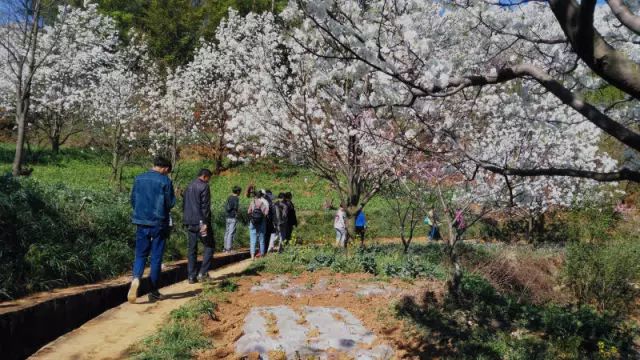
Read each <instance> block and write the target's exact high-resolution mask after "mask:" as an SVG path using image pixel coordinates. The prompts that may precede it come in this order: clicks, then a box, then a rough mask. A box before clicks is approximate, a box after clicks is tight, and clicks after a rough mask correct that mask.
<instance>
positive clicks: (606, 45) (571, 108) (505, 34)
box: [285, 0, 640, 182]
mask: <svg viewBox="0 0 640 360" xmlns="http://www.w3.org/2000/svg"><path fill="white" fill-rule="evenodd" d="M595 3H596V2H595V1H588V2H581V3H580V4H578V3H577V2H575V1H550V2H549V4H546V3H537V2H527V3H526V4H516V5H513V6H500V5H495V4H488V3H484V2H481V1H478V2H464V3H456V2H448V4H449V5H452V6H448V7H446V8H445V7H443V6H442V4H441V3H437V2H419V1H410V0H408V1H384V0H381V1H373V2H367V3H366V6H361V5H360V4H359V3H356V2H351V1H323V2H307V1H298V2H297V3H296V5H294V6H291V7H290V8H289V9H288V10H287V11H286V12H285V16H286V17H288V18H289V19H291V20H292V21H302V25H301V26H300V31H298V32H297V33H296V34H295V35H294V36H295V37H296V38H297V39H298V42H299V43H301V44H304V46H305V47H306V49H307V51H308V52H309V53H312V54H315V55H316V56H319V57H322V58H325V59H334V60H335V61H339V60H344V59H349V60H355V61H357V62H360V63H361V64H362V65H363V66H364V67H366V68H367V69H369V71H375V72H376V73H377V74H378V75H379V79H381V80H382V82H381V85H382V86H380V87H378V88H376V89H375V90H374V91H373V92H372V95H373V96H372V98H371V101H372V103H374V105H375V106H376V107H382V106H402V107H411V108H413V109H414V110H416V112H418V113H419V114H422V115H424V112H425V109H430V108H433V106H435V105H434V103H436V104H438V103H440V104H442V103H444V104H448V106H447V107H448V108H449V109H455V111H443V115H444V118H445V119H447V118H448V117H447V116H446V115H447V113H448V114H449V116H453V115H461V114H462V115H463V116H465V117H466V118H467V119H473V112H476V111H480V112H483V113H485V114H489V115H491V117H490V118H488V120H487V119H485V120H484V121H485V123H486V121H497V119H499V120H504V119H506V120H508V121H510V122H513V123H514V124H518V125H519V126H520V128H521V133H523V134H524V133H526V132H527V131H529V130H530V129H531V128H534V127H535V126H537V125H538V124H537V121H534V122H533V123H532V122H531V121H530V118H531V115H532V114H534V113H527V114H526V115H527V116H525V117H510V118H506V117H505V116H504V115H505V111H512V112H513V110H512V109H509V107H510V106H509V105H510V103H509V102H500V103H498V105H499V106H498V107H495V105H496V103H495V102H488V101H485V96H490V97H491V96H495V94H496V92H497V93H499V94H505V95H510V94H515V95H516V96H519V97H520V98H527V100H528V101H529V102H531V103H532V106H530V108H532V109H533V108H535V106H540V107H541V109H540V111H538V112H535V114H538V115H540V117H544V116H545V115H549V116H553V113H549V114H543V113H542V112H541V111H542V110H550V109H558V108H560V109H562V110H561V111H564V112H565V113H566V114H570V115H571V117H572V118H574V119H575V118H576V116H577V117H578V118H579V120H578V121H577V122H576V121H573V122H574V125H575V127H578V128H577V129H576V130H574V131H576V132H580V131H583V129H581V128H580V126H583V125H581V124H582V123H583V122H587V123H588V124H589V126H591V128H590V129H589V130H588V131H591V132H593V133H594V134H596V135H597V134H600V133H604V134H606V135H607V136H611V137H612V138H613V139H615V140H616V141H618V142H619V143H620V144H621V145H623V146H628V147H629V148H631V149H634V150H635V151H638V150H639V149H640V141H639V139H640V137H639V135H638V134H637V133H636V132H635V130H634V128H633V126H632V125H631V124H630V123H629V120H628V119H629V117H627V115H629V114H630V113H629V110H632V109H633V108H634V107H633V106H632V105H631V104H632V102H635V101H636V98H635V94H634V91H635V90H634V89H633V84H632V83H633V81H634V80H633V79H635V77H634V75H633V72H632V70H633V69H636V68H637V66H636V67H634V66H635V65H634V61H636V60H634V59H635V58H636V57H637V53H638V52H637V50H636V47H637V46H636V45H635V44H634V43H633V42H634V37H635V36H636V34H635V33H634V32H633V31H630V30H629V29H628V28H626V27H625V26H620V25H621V24H620V23H619V22H618V20H617V19H615V18H614V17H613V16H611V13H607V9H606V7H596V6H595ZM618 5H620V4H618ZM580 14H582V15H580ZM618 14H620V13H618ZM621 16H622V15H618V17H621ZM296 19H297V20H296ZM568 24H575V28H574V26H569V25H568ZM578 28H580V29H578ZM596 28H599V29H600V31H601V32H602V33H601V32H599V31H596ZM594 42H595V43H594ZM611 44H614V45H615V46H617V49H616V48H613V46H612V45H611ZM632 65H633V66H632ZM594 74H596V75H597V76H594ZM622 78H625V79H630V80H626V81H623V80H622ZM603 86H613V87H615V88H617V89H619V90H620V94H622V96H620V99H619V100H618V101H616V102H614V103H612V104H606V105H600V104H592V103H590V102H589V101H586V100H585V98H586V97H585V95H588V93H589V91H593V90H594V89H597V88H601V87H603ZM523 90H524V91H523ZM507 100H508V99H507ZM465 103H471V104H472V105H465ZM519 103H521V102H519ZM488 104H491V105H492V106H494V107H490V106H489V105H488ZM461 105H462V106H461ZM461 107H462V108H464V107H466V108H467V110H471V111H472V113H469V111H467V112H466V113H464V112H461V111H460V110H461V109H460V108H461ZM494 115H497V116H495V118H494ZM441 118H442V117H441ZM562 121H565V119H562ZM429 125H431V126H432V128H433V129H435V130H442V125H443V124H442V123H432V124H429ZM445 125H446V124H445ZM567 127H569V128H572V127H574V126H569V125H568V126H567ZM476 130H477V128H476ZM565 134H568V135H570V131H565ZM443 135H446V136H449V135H450V134H446V133H444V132H443ZM501 139H502V140H504V141H506V142H509V140H510V138H508V137H502V138H501ZM459 141H460V142H468V141H469V139H464V141H463V139H459ZM577 145H578V147H585V148H590V147H591V146H592V145H593V143H589V144H577ZM565 150H566V151H567V152H570V151H571V150H569V149H565ZM585 155H586V154H585ZM564 160H566V158H564V159H563V161H556V162H554V161H548V162H547V163H545V164H541V166H535V167H532V166H526V165H528V164H521V165H525V166H523V167H511V165H509V166H505V164H504V163H503V164H500V166H496V164H492V163H488V162H485V161H480V162H478V164H479V165H480V166H482V167H483V168H485V169H487V170H490V171H493V172H496V173H498V174H501V175H505V176H565V177H577V178H590V179H595V180H597V181H620V180H631V181H636V182H637V181H638V180H640V174H638V173H637V172H636V171H633V170H631V169H628V168H625V167H622V168H620V167H612V166H611V165H612V163H611V162H610V161H604V162H600V161H599V160H598V158H592V159H589V158H578V157H576V161H573V162H566V161H564ZM583 164H591V165H590V166H582V165H583Z"/></svg>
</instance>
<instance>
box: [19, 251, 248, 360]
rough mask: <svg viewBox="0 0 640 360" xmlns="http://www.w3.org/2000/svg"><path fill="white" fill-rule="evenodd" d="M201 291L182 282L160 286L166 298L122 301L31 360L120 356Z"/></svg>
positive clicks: (235, 269) (237, 268) (237, 269)
mask: <svg viewBox="0 0 640 360" xmlns="http://www.w3.org/2000/svg"><path fill="white" fill-rule="evenodd" d="M249 264H251V260H244V261H241V262H239V263H235V264H232V265H229V266H226V267H222V268H219V269H216V270H214V271H211V272H209V275H210V276H211V277H213V278H214V279H215V278H221V277H224V276H227V275H230V274H236V273H241V272H242V271H244V270H246V269H247V267H248V266H249ZM200 291H202V285H200V284H194V285H190V284H189V283H188V282H187V281H183V282H180V283H177V284H174V285H171V286H167V287H165V288H162V289H161V290H160V292H161V293H162V294H163V295H165V296H167V299H166V300H163V301H159V302H156V303H148V302H147V297H146V296H143V297H141V298H139V299H138V301H137V303H136V304H129V303H123V304H121V305H120V306H117V307H115V308H113V309H111V310H108V311H106V312H104V313H103V314H101V315H100V316H98V317H96V318H94V319H93V320H91V321H89V322H87V323H85V324H84V325H82V326H81V327H80V328H78V329H76V330H74V331H72V332H70V333H68V334H65V335H63V336H61V337H59V338H58V339H56V340H55V341H53V342H51V343H49V344H47V345H46V346H44V347H43V348H42V349H40V350H39V351H38V352H37V353H35V354H34V355H33V356H31V357H30V359H38V360H40V359H52V360H54V359H55V360H59V359H74V360H75V359H78V360H79V359H123V358H127V356H128V354H127V350H128V349H129V348H130V347H131V346H132V345H134V344H136V343H137V342H138V341H140V340H142V339H143V338H144V337H146V336H148V335H150V334H152V333H153V332H154V331H155V330H156V329H157V328H158V326H159V325H161V324H162V323H164V322H165V321H166V318H167V316H168V314H169V312H171V310H174V309H176V308H178V307H180V306H181V305H183V304H185V303H186V302H187V301H189V300H190V299H191V298H193V297H194V296H195V295H197V294H198V293H199V292H200Z"/></svg>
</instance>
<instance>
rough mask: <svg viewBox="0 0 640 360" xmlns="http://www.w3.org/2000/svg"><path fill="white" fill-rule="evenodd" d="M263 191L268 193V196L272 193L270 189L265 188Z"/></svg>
mask: <svg viewBox="0 0 640 360" xmlns="http://www.w3.org/2000/svg"><path fill="white" fill-rule="evenodd" d="M264 193H265V194H267V195H269V196H271V195H273V193H272V192H271V190H270V189H267V190H265V191H264Z"/></svg>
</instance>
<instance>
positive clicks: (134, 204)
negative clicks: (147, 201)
mask: <svg viewBox="0 0 640 360" xmlns="http://www.w3.org/2000/svg"><path fill="white" fill-rule="evenodd" d="M129 200H130V201H131V207H132V208H133V209H134V210H135V208H136V180H134V181H133V187H132V188H131V198H130V199H129Z"/></svg>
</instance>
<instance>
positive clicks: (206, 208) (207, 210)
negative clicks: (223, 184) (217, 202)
mask: <svg viewBox="0 0 640 360" xmlns="http://www.w3.org/2000/svg"><path fill="white" fill-rule="evenodd" d="M200 216H201V217H202V221H204V222H205V223H209V222H211V189H210V188H209V185H206V184H205V187H204V189H203V190H202V192H201V193H200Z"/></svg>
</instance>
